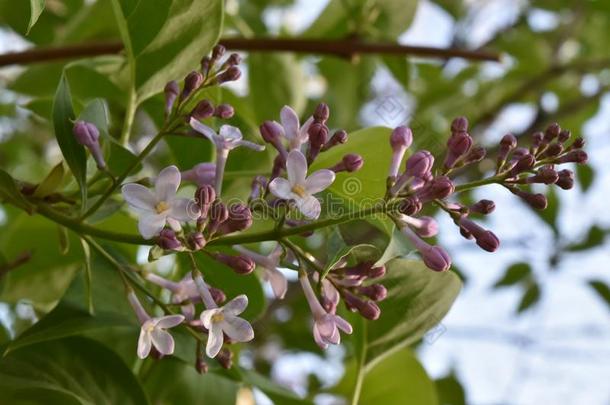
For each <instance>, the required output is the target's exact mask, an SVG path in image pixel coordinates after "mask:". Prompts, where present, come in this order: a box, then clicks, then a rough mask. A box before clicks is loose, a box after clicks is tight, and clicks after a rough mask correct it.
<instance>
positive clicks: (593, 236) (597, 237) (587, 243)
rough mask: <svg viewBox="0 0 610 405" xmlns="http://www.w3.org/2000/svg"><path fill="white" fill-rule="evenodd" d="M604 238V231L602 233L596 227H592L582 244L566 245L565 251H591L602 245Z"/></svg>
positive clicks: (601, 230)
mask: <svg viewBox="0 0 610 405" xmlns="http://www.w3.org/2000/svg"><path fill="white" fill-rule="evenodd" d="M605 238H606V231H604V230H603V229H601V228H600V227H599V226H597V225H593V226H592V227H591V228H590V229H589V232H587V236H586V237H585V239H584V240H583V241H582V242H579V243H575V244H573V245H568V246H567V250H569V251H571V252H578V251H582V250H587V249H591V248H594V247H596V246H599V245H601V244H602V243H604V239H605Z"/></svg>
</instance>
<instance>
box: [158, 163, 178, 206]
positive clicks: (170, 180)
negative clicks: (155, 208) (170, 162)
mask: <svg viewBox="0 0 610 405" xmlns="http://www.w3.org/2000/svg"><path fill="white" fill-rule="evenodd" d="M179 186H180V170H178V168H177V167H176V166H168V167H166V168H165V169H163V170H161V173H159V176H157V180H155V194H156V196H157V201H166V202H167V201H171V200H172V199H173V198H174V197H175V196H176V191H178V187H179Z"/></svg>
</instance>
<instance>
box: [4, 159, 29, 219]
mask: <svg viewBox="0 0 610 405" xmlns="http://www.w3.org/2000/svg"><path fill="white" fill-rule="evenodd" d="M0 201H8V202H10V203H11V204H13V205H14V206H16V207H18V208H21V209H23V210H25V211H27V212H28V213H30V214H31V213H32V212H33V211H34V206H33V205H32V204H30V202H29V201H28V200H26V199H25V197H24V196H23V194H21V191H19V187H18V186H17V183H16V182H15V179H13V178H12V177H11V175H10V174H8V173H7V172H5V171H4V170H2V169H0Z"/></svg>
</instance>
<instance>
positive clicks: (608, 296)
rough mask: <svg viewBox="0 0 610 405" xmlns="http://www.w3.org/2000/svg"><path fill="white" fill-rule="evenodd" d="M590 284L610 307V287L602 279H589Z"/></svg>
mask: <svg viewBox="0 0 610 405" xmlns="http://www.w3.org/2000/svg"><path fill="white" fill-rule="evenodd" d="M589 285H590V286H591V288H593V290H594V291H595V292H596V293H597V295H598V296H599V297H600V298H601V299H602V300H604V302H605V303H606V304H607V305H608V307H609V308H610V287H608V284H606V283H605V282H603V281H602V280H589Z"/></svg>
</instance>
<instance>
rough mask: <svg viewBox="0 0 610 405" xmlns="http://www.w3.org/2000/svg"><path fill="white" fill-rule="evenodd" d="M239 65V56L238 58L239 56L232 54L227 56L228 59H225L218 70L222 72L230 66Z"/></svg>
mask: <svg viewBox="0 0 610 405" xmlns="http://www.w3.org/2000/svg"><path fill="white" fill-rule="evenodd" d="M240 63H241V56H239V54H237V53H232V54H231V55H229V57H228V58H227V60H226V61H225V63H223V64H222V66H221V67H220V70H224V69H226V68H228V67H231V66H237V65H239V64H240Z"/></svg>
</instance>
